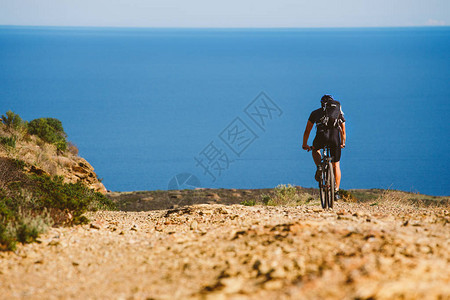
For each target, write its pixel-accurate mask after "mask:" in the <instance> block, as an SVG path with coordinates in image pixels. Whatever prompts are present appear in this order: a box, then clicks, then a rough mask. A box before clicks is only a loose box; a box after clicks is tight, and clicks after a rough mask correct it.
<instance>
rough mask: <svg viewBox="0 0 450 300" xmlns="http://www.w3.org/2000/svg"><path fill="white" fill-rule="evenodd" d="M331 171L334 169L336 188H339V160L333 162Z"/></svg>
mask: <svg viewBox="0 0 450 300" xmlns="http://www.w3.org/2000/svg"><path fill="white" fill-rule="evenodd" d="M332 164H333V171H334V178H335V180H336V190H339V186H340V184H341V166H340V164H339V162H338V161H337V162H333V163H332Z"/></svg>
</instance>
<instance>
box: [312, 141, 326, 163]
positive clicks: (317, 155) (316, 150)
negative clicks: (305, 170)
mask: <svg viewBox="0 0 450 300" xmlns="http://www.w3.org/2000/svg"><path fill="white" fill-rule="evenodd" d="M324 146H325V140H324V137H323V136H322V135H321V134H317V135H316V137H315V138H314V141H313V147H314V150H313V151H312V157H313V159H314V163H315V164H316V166H318V165H320V162H321V160H322V155H321V154H320V149H322V148H323V147H324Z"/></svg>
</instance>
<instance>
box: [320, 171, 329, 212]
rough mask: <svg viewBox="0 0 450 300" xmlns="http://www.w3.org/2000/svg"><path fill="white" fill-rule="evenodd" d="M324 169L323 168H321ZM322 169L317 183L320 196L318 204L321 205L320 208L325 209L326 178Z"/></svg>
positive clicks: (326, 201) (326, 203) (326, 202)
mask: <svg viewBox="0 0 450 300" xmlns="http://www.w3.org/2000/svg"><path fill="white" fill-rule="evenodd" d="M323 167H324V166H323ZM323 167H322V174H320V181H319V195H320V204H322V208H323V209H325V208H327V205H328V200H327V188H326V187H327V176H326V174H327V173H326V170H325V168H323Z"/></svg>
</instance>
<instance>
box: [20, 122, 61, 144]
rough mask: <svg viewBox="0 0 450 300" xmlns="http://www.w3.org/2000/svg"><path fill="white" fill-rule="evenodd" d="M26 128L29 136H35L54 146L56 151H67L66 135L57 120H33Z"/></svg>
mask: <svg viewBox="0 0 450 300" xmlns="http://www.w3.org/2000/svg"><path fill="white" fill-rule="evenodd" d="M27 127H28V132H29V133H30V134H34V135H37V136H38V137H40V138H41V139H42V140H43V141H45V142H47V143H49V144H53V145H55V146H56V148H57V149H58V150H61V151H65V150H66V149H67V140H66V137H67V134H66V133H65V132H64V129H63V126H62V123H61V121H59V120H58V119H54V118H40V119H35V120H32V121H30V122H29V123H28V125H27Z"/></svg>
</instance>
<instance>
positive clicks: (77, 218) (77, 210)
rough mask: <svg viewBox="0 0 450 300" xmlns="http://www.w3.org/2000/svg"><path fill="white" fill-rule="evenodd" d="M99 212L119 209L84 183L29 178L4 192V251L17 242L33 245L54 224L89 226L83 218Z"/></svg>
mask: <svg viewBox="0 0 450 300" xmlns="http://www.w3.org/2000/svg"><path fill="white" fill-rule="evenodd" d="M17 167H18V168H19V167H20V165H18V166H17ZM98 209H115V205H114V203H113V202H112V201H111V200H110V199H109V198H107V197H106V196H104V195H102V194H101V193H98V192H94V191H93V190H91V189H89V188H88V187H86V186H85V185H83V184H82V183H81V182H78V183H64V182H63V178H62V177H57V176H55V177H53V178H51V177H49V176H46V175H43V176H38V175H32V176H27V180H23V181H19V182H17V181H16V182H13V183H11V184H10V185H9V186H8V190H7V191H6V190H3V189H0V249H1V248H4V249H9V250H13V249H14V248H15V245H16V243H17V242H21V243H30V242H33V241H34V240H36V238H37V237H38V235H39V234H40V233H42V232H44V231H45V230H46V229H47V227H49V226H52V225H53V224H57V225H64V224H65V225H70V224H83V223H86V222H87V221H88V219H87V218H86V217H85V216H84V215H83V214H84V213H86V212H87V211H95V210H98Z"/></svg>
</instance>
